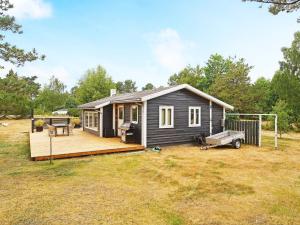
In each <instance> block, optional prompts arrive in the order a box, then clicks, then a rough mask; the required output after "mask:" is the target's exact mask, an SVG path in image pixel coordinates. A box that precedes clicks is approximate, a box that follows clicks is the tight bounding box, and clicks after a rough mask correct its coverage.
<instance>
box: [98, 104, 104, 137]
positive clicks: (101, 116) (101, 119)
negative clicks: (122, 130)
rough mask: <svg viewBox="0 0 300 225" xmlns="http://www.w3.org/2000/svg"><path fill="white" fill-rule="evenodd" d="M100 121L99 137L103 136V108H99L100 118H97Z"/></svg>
mask: <svg viewBox="0 0 300 225" xmlns="http://www.w3.org/2000/svg"><path fill="white" fill-rule="evenodd" d="M98 122H99V123H100V126H99V129H100V131H99V135H100V137H103V108H100V118H99V121H98Z"/></svg>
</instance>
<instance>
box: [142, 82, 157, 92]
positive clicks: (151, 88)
mask: <svg viewBox="0 0 300 225" xmlns="http://www.w3.org/2000/svg"><path fill="white" fill-rule="evenodd" d="M153 89H155V87H154V85H153V84H151V83H147V84H146V85H145V86H144V87H143V88H142V90H143V91H146V90H153Z"/></svg>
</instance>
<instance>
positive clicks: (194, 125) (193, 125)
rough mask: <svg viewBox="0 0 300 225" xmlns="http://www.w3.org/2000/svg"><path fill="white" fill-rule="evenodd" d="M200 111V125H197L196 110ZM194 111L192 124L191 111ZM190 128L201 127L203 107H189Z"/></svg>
mask: <svg viewBox="0 0 300 225" xmlns="http://www.w3.org/2000/svg"><path fill="white" fill-rule="evenodd" d="M197 109H198V110H199V111H198V112H199V115H198V118H199V123H196V120H195V118H196V110H197ZM192 110H193V111H194V123H193V124H191V111H192ZM188 126H189V127H201V107H200V106H189V122H188Z"/></svg>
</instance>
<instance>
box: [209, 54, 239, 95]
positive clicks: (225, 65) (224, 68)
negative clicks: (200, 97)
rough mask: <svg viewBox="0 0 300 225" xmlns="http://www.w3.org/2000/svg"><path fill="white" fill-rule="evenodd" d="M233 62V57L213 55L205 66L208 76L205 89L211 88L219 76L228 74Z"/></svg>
mask: <svg viewBox="0 0 300 225" xmlns="http://www.w3.org/2000/svg"><path fill="white" fill-rule="evenodd" d="M232 64H233V58H231V57H229V58H227V59H225V58H224V57H223V56H221V55H219V54H213V55H211V56H210V57H209V59H208V61H207V63H206V66H205V67H204V68H203V69H204V74H205V77H206V88H205V90H208V89H209V87H210V86H211V85H212V84H213V83H214V82H215V80H216V78H217V77H219V76H223V75H226V74H227V73H228V71H229V69H230V66H231V65H232Z"/></svg>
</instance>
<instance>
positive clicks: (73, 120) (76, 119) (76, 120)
mask: <svg viewBox="0 0 300 225" xmlns="http://www.w3.org/2000/svg"><path fill="white" fill-rule="evenodd" d="M80 122H81V121H80V119H79V118H73V119H71V123H72V124H74V125H80Z"/></svg>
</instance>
